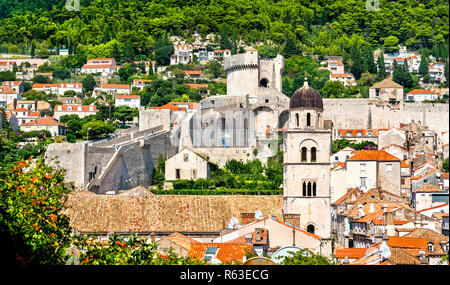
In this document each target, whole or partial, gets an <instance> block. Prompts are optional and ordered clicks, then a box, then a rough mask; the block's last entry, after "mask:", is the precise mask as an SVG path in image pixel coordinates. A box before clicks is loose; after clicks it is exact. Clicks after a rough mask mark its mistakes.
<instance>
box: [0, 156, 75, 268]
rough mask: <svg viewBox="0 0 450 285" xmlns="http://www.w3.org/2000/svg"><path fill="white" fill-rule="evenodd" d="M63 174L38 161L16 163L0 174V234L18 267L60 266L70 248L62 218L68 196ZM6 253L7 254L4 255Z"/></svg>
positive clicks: (5, 257)
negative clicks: (31, 163) (67, 249)
mask: <svg viewBox="0 0 450 285" xmlns="http://www.w3.org/2000/svg"><path fill="white" fill-rule="evenodd" d="M64 175H65V173H64V171H63V170H56V169H54V168H52V167H49V166H47V165H45V164H44V162H43V160H41V159H39V160H37V161H35V162H34V164H33V166H31V165H30V162H29V161H18V162H17V164H16V165H15V166H13V167H12V168H11V169H9V170H8V171H0V182H1V183H0V231H1V236H2V237H4V240H2V244H3V246H6V249H8V250H9V252H12V255H9V256H8V255H6V254H4V256H3V257H2V258H3V259H4V261H5V260H6V261H9V262H11V263H12V264H14V263H16V264H18V265H46V264H53V265H55V264H64V262H65V260H66V258H67V257H66V248H67V247H69V245H70V234H71V227H70V225H69V218H68V217H67V216H65V215H64V214H63V210H64V209H65V207H67V205H66V200H67V194H68V192H69V190H68V188H67V186H66V184H65V183H64ZM7 252H8V251H7Z"/></svg>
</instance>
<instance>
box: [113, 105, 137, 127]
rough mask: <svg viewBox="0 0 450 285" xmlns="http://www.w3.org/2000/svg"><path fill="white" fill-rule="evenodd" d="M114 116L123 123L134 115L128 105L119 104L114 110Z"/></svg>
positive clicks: (130, 119)
mask: <svg viewBox="0 0 450 285" xmlns="http://www.w3.org/2000/svg"><path fill="white" fill-rule="evenodd" d="M114 117H115V118H116V119H117V120H119V121H122V123H123V124H125V122H126V121H132V120H133V117H134V111H133V109H132V108H130V107H128V106H119V107H116V108H115V110H114Z"/></svg>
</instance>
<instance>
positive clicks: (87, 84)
mask: <svg viewBox="0 0 450 285" xmlns="http://www.w3.org/2000/svg"><path fill="white" fill-rule="evenodd" d="M81 83H83V89H84V90H85V91H92V90H94V88H95V85H96V82H95V79H94V76H93V75H92V74H88V75H86V77H85V78H83V80H81Z"/></svg>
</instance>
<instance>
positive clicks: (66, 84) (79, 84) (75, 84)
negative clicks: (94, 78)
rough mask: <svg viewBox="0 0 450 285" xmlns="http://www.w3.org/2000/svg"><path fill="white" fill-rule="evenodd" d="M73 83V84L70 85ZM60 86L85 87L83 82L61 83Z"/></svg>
mask: <svg viewBox="0 0 450 285" xmlns="http://www.w3.org/2000/svg"><path fill="white" fill-rule="evenodd" d="M68 85H73V86H68ZM59 88H83V83H60V84H59Z"/></svg>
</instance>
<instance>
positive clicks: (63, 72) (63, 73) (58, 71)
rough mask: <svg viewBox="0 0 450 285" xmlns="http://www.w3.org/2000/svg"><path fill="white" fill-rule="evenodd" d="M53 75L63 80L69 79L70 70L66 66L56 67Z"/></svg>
mask: <svg viewBox="0 0 450 285" xmlns="http://www.w3.org/2000/svg"><path fill="white" fill-rule="evenodd" d="M53 77H54V78H58V79H61V80H64V79H68V78H70V72H69V70H67V69H65V68H55V70H53Z"/></svg>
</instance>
